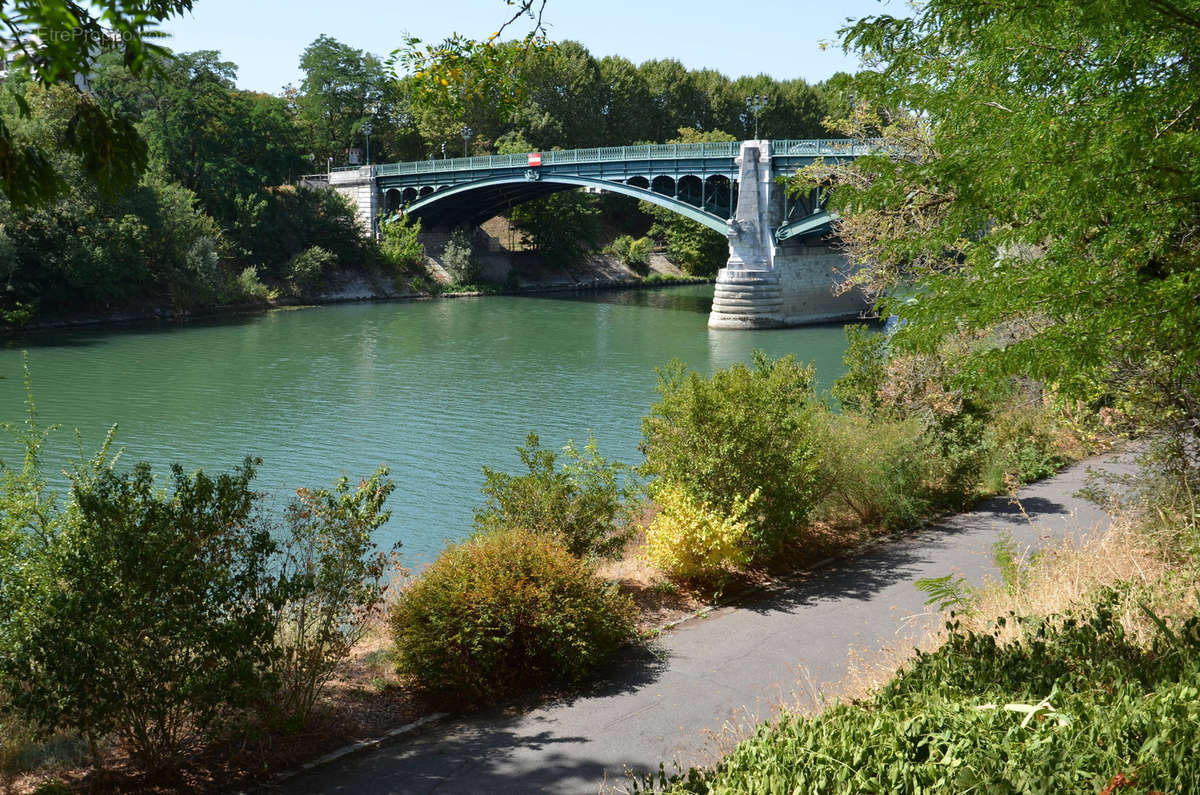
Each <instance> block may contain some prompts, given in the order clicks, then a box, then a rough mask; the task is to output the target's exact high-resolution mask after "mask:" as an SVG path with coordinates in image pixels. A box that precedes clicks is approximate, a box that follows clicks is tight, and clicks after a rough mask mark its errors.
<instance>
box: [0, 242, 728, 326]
mask: <svg viewBox="0 0 1200 795" xmlns="http://www.w3.org/2000/svg"><path fill="white" fill-rule="evenodd" d="M596 259H597V260H598V261H600V262H601V263H602V264H604V265H605V267H604V268H603V269H597V270H596V271H595V272H594V273H593V274H592V275H590V276H589V275H586V272H585V273H583V274H580V275H576V276H574V277H571V278H568V279H544V280H538V281H532V282H527V283H521V284H519V285H518V286H512V285H505V284H504V283H494V284H493V283H490V282H489V283H486V284H483V285H470V286H468V287H467V288H466V289H462V288H460V287H458V286H456V285H452V284H448V283H446V282H443V281H433V280H429V281H427V284H429V285H430V286H431V287H433V289H426V290H413V289H404V290H397V289H396V288H395V286H394V285H389V284H387V282H386V280H385V279H382V278H379V277H372V276H369V275H363V274H343V275H342V276H341V277H340V278H339V279H338V280H337V283H336V286H334V287H333V288H331V289H329V290H326V291H322V292H320V293H317V294H315V295H307V296H303V297H298V298H296V297H281V298H278V299H275V300H272V301H267V302H262V303H240V304H221V305H215V306H208V307H196V308H193V309H187V310H178V309H170V308H165V307H145V308H140V309H135V310H122V311H114V312H105V313H99V314H96V315H84V316H74V317H69V318H49V319H43V320H38V321H35V322H32V323H30V324H28V325H26V326H22V327H20V328H0V340H3V339H4V338H9V339H11V338H13V337H19V336H22V335H25V334H30V333H34V334H36V333H42V332H55V331H64V330H70V329H98V330H103V329H106V328H113V329H117V328H126V327H131V326H151V325H159V326H162V327H164V328H166V327H171V326H175V325H181V324H185V323H188V322H190V321H194V320H219V319H221V318H234V317H238V316H244V315H255V314H260V313H263V312H270V311H273V310H290V309H308V308H312V307H318V306H334V305H338V304H354V303H398V302H405V301H424V300H432V299H439V298H478V297H482V296H494V295H511V296H520V295H540V294H545V293H589V292H601V291H609V290H644V289H657V288H662V287H679V286H685V285H696V284H711V283H712V281H713V280H712V279H709V278H699V277H690V276H686V275H683V274H682V273H672V272H671V270H670V269H667V268H661V269H657V270H651V271H650V273H648V274H647V275H646V276H645V277H642V276H638V275H637V274H635V273H633V272H632V271H629V270H628V269H617V268H614V267H613V265H614V263H615V258H612V257H609V256H608V255H596ZM664 262H665V260H664ZM412 281H415V280H409V282H408V283H409V285H411V283H412Z"/></svg>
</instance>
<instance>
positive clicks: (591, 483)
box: [475, 433, 634, 558]
mask: <svg viewBox="0 0 1200 795" xmlns="http://www.w3.org/2000/svg"><path fill="white" fill-rule="evenodd" d="M517 453H518V454H519V455H520V456H521V462H522V463H523V464H524V465H525V467H526V469H528V470H529V472H528V473H527V474H522V475H508V474H505V473H503V472H497V471H495V470H494V469H490V468H488V467H484V468H483V475H484V484H483V493H484V495H486V496H487V502H486V504H485V505H484V506H483V507H482V508H479V509H478V510H476V511H475V526H476V527H477V528H479V529H480V530H484V531H487V530H495V529H498V528H505V527H520V528H524V529H526V530H534V531H536V532H539V533H544V534H546V535H549V536H553V537H554V538H556V539H557V540H558V542H559V543H560V544H562V545H563V546H565V547H566V548H567V550H568V551H569V552H570V553H571V554H573V555H578V556H580V557H608V558H611V557H616V556H618V555H620V554H621V551H622V550H623V549H624V547H625V544H626V542H627V541H628V540H629V539H630V537H631V536H632V535H633V531H634V525H633V516H632V512H631V510H630V507H629V506H630V503H631V500H632V495H631V494H630V491H629V489H628V488H627V487H626V486H625V485H624V484H623V483H622V478H623V477H624V476H625V474H626V468H625V466H624V465H622V464H619V463H616V462H610V461H608V460H607V459H605V458H603V457H601V456H600V454H599V452H598V451H597V450H596V440H595V439H588V443H587V446H586V447H584V449H583V451H582V452H580V451H579V450H578V449H577V448H576V447H575V445H574V443H572V442H568V443H567V444H566V446H565V447H563V457H564V458H565V463H563V464H561V465H558V456H556V455H555V454H554V452H553V451H550V450H545V449H543V448H542V447H541V446H540V443H539V440H538V437H537V434H535V433H531V434H529V436H528V438H527V439H526V440H525V446H524V447H518V448H517Z"/></svg>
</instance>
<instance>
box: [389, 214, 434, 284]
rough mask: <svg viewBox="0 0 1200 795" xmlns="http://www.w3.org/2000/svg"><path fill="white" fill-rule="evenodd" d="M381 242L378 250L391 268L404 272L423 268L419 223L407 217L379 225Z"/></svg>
mask: <svg viewBox="0 0 1200 795" xmlns="http://www.w3.org/2000/svg"><path fill="white" fill-rule="evenodd" d="M380 229H382V230H383V242H382V243H380V245H379V248H380V251H381V252H382V253H383V258H384V260H386V261H387V262H388V263H389V264H390V265H391V266H392V267H393V268H396V269H397V270H399V271H402V272H406V271H411V270H414V269H417V268H423V266H424V264H425V246H424V245H423V244H422V243H421V239H420V237H419V235H420V234H421V222H420V221H414V220H412V219H410V218H408V217H407V216H402V217H400V218H391V219H389V220H387V221H385V222H384V223H382V224H381V225H380Z"/></svg>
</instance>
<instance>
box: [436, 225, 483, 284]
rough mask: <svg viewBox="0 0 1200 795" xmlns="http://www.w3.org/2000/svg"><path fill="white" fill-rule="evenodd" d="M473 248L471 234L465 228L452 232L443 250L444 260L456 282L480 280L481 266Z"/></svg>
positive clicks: (469, 282) (447, 269) (465, 282)
mask: <svg viewBox="0 0 1200 795" xmlns="http://www.w3.org/2000/svg"><path fill="white" fill-rule="evenodd" d="M473 248H474V246H473V245H472V244H471V236H470V234H469V233H468V231H467V230H466V229H465V228H463V227H459V228H457V229H455V230H454V231H452V232H451V233H450V237H449V239H448V240H447V241H446V248H445V250H444V251H443V252H442V261H443V262H444V263H445V265H446V272H447V273H449V274H450V278H451V279H453V280H454V283H455V284H474V283H475V282H476V281H478V279H479V274H480V267H479V261H478V260H477V259H475V254H474V251H473Z"/></svg>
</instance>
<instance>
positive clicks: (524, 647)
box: [389, 528, 635, 702]
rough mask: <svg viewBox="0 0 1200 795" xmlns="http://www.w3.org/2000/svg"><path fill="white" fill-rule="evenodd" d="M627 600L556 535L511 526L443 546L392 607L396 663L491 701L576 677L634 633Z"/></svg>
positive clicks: (428, 684) (436, 685)
mask: <svg viewBox="0 0 1200 795" xmlns="http://www.w3.org/2000/svg"><path fill="white" fill-rule="evenodd" d="M633 616H634V608H633V603H632V602H631V601H630V599H629V598H628V597H626V596H624V595H622V594H620V593H618V592H617V590H616V589H615V588H613V587H611V586H610V585H609V584H607V583H605V582H604V581H603V580H601V579H600V578H599V577H597V576H596V574H595V570H594V569H593V568H592V566H591V565H590V564H588V563H586V562H585V561H583V560H580V559H579V558H577V557H575V556H574V555H572V554H571V553H570V552H568V551H567V549H566V548H565V547H563V546H562V544H560V543H559V542H558V541H557V540H556V539H554V538H552V537H550V536H548V535H545V534H543V533H539V532H536V531H533V530H525V529H521V528H504V529H500V530H496V531H493V532H488V533H481V534H479V535H476V536H474V537H472V538H471V539H469V540H468V541H465V542H463V543H461V544H454V545H451V546H449V547H447V548H446V549H445V551H443V552H442V554H441V555H440V556H439V557H438V559H437V560H436V561H435V562H434V563H433V565H432V566H430V567H429V568H428V569H426V570H425V571H424V573H422V574H421V576H420V577H419V578H418V579H417V580H416V581H415V582H413V584H412V586H411V587H409V588H408V589H406V590H405V591H404V592H403V593H402V594H401V595H400V598H399V599H398V601H397V602H396V604H395V605H393V607H392V609H391V612H390V615H389V623H390V628H391V633H392V639H393V640H394V641H395V644H396V655H397V668H398V670H399V671H400V673H402V674H408V675H411V676H413V677H415V679H416V680H417V682H418V684H420V685H421V686H423V687H425V688H427V689H430V690H436V691H447V692H453V693H455V694H456V695H457V696H459V697H460V698H463V699H464V700H467V701H477V702H483V701H493V700H496V699H499V698H503V697H504V696H507V695H509V694H511V693H513V692H516V691H519V690H523V689H527V688H531V687H538V686H542V685H545V684H546V683H548V682H568V683H572V682H577V681H579V680H580V679H582V678H584V677H585V676H587V675H588V674H590V673H592V671H594V670H595V668H596V667H597V666H598V665H600V664H601V663H602V662H604V660H605V659H606V658H607V657H608V656H609V655H610V654H611V653H612V652H613V651H615V650H616V649H617V648H618V647H619V646H621V645H622V644H624V643H626V642H627V641H629V640H631V639H632V638H633V637H634V635H635V633H634V624H633Z"/></svg>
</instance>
